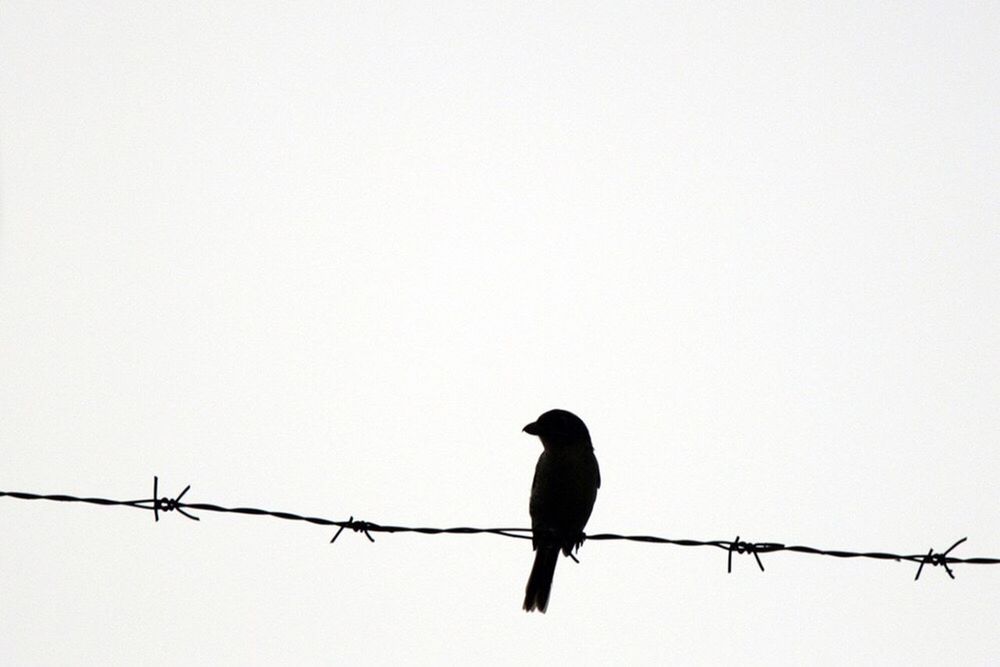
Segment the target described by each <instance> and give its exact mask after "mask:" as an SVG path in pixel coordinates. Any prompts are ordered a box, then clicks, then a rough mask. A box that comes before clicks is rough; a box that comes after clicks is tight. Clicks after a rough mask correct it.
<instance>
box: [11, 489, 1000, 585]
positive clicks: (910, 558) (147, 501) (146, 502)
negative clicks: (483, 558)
mask: <svg viewBox="0 0 1000 667" xmlns="http://www.w3.org/2000/svg"><path fill="white" fill-rule="evenodd" d="M190 490H191V485H190V484H189V485H187V486H185V487H184V490H183V491H181V492H180V493H179V494H177V496H176V497H173V498H171V497H168V496H163V497H160V480H159V478H158V477H153V497H152V498H144V499H142V500H112V499H109V498H85V497H79V496H70V495H65V494H39V493H27V492H23V491H0V498H3V497H7V498H15V499H18V500H50V501H56V502H69V503H86V504H90V505H102V506H105V507H112V506H114V507H132V508H136V509H142V510H152V512H153V518H154V520H155V521H159V520H160V513H161V512H174V511H176V512H178V513H179V514H182V515H183V516H185V517H186V518H188V519H191V520H192V521H200V520H201V519H200V518H199V517H197V516H195V515H194V514H191V513H190V511H186V510H197V511H205V512H228V513H232V514H250V515H254V516H270V517H274V518H277V519H285V520H287V521H304V522H306V523H311V524H315V525H319V526H331V527H336V528H337V532H336V533H335V534H334V536H333V538H332V539H331V540H330V542H331V543H333V542H336V541H337V538H338V537H340V534H341V533H342V532H344V530H345V529H348V530H351V531H354V532H355V533H363V534H364V536H365V537H367V538H368V540H369V541H370V542H374V541H375V538H374V537H372V533H420V534H423V535H441V534H450V535H474V534H482V533H486V534H490V535H500V536H502V537H513V538H516V539H521V540H530V539H531V529H530V528H469V527H458V528H415V527H411V526H386V525H381V524H377V523H372V522H371V521H361V520H357V519H355V518H354V517H353V516H351V517H350V518H348V519H347V520H346V521H335V520H333V519H324V518H322V517H314V516H304V515H301V514H294V513H292V512H279V511H273V510H264V509H258V508H255V507H222V506H220V505H214V504H212V503H191V502H185V501H184V496H185V495H186V494H187V492H188V491H190ZM583 537H584V539H587V540H594V541H605V540H627V541H630V542H645V543H648V544H673V545H676V546H682V547H716V548H718V549H723V550H725V551H726V552H727V556H726V571H727V572H730V573H731V572H732V571H733V554H734V553H737V554H753V557H754V560H755V561H756V562H757V566H758V567H759V568H760V571H761V572H763V571H764V563H763V562H761V559H760V554H765V553H774V552H777V551H791V552H795V553H803V554H812V555H817V556H832V557H834V558H871V559H875V560H891V561H896V562H911V563H918V564H919V566H918V567H917V575H916V577H914V581H916V580H918V579H920V574H921V573H922V572H923V570H924V566H925V565H931V566H934V567H937V566H939V565H940V566H941V567H943V568H944V571H945V572H946V573H947V574H948V576H949V577H951V578H952V579H954V578H955V573H954V571H953V570H952V569H951V566H952V565H955V564H957V563H963V564H966V565H997V564H1000V558H958V557H955V556H952V555H951V552H952V551H954V550H955V548H956V547H958V545H960V544H962V543H963V542H965V541H966V540H967V539H968V538H965V537H963V538H962V539H960V540H958V541H957V542H955V543H954V544H952V545H951V546H950V547H948V549H947V550H945V551H943V552H936V551H934V549H933V548H931V549H930V550H929V551H928V552H927V553H926V554H911V555H904V554H893V553H884V552H858V551H841V550H831V549H817V548H815V547H807V546H797V545H786V544H781V543H779V542H747V541H744V540H741V539H740V536H739V535H737V536H736V539H734V540H707V541H706V540H679V539H678V540H675V539H670V538H666V537H658V536H656V535H618V534H615V533H599V534H595V535H584V536H583ZM573 560H576V559H575V558H574V559H573Z"/></svg>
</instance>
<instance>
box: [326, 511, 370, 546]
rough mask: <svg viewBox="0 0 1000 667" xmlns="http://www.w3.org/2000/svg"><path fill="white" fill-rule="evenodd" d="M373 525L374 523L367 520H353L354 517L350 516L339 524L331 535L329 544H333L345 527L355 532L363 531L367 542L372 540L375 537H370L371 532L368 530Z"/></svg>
mask: <svg viewBox="0 0 1000 667" xmlns="http://www.w3.org/2000/svg"><path fill="white" fill-rule="evenodd" d="M374 526H375V524H373V523H368V522H367V521H355V520H354V517H353V516H352V517H351V518H349V519H348V520H347V521H345V522H343V523H342V524H340V528H339V529H338V530H337V533H336V534H335V535H334V536H333V539H332V540H330V544H333V543H334V542H336V541H337V538H338V537H340V534H341V533H342V532H344V529H345V528H350V529H351V530H353V531H354V532H355V533H364V534H365V537H367V538H368V541H369V542H374V541H375V538H374V537H372V534H371V533H370V532H368V531H370V530H371V529H372V528H373V527H374Z"/></svg>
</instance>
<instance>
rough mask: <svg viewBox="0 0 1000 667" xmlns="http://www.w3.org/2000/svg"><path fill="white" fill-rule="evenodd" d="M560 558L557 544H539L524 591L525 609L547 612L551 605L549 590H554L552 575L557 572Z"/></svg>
mask: <svg viewBox="0 0 1000 667" xmlns="http://www.w3.org/2000/svg"><path fill="white" fill-rule="evenodd" d="M558 560H559V547H558V546H556V545H551V546H539V547H538V550H537V551H536V552H535V564H534V565H533V566H532V567H531V576H530V577H528V586H527V587H526V588H525V591H524V610H525V611H534V610H536V609H537V610H538V611H540V612H542V613H543V614H544V613H545V608H546V607H548V606H549V591H551V590H552V577H553V575H555V573H556V562H557V561H558Z"/></svg>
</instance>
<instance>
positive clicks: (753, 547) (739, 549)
mask: <svg viewBox="0 0 1000 667" xmlns="http://www.w3.org/2000/svg"><path fill="white" fill-rule="evenodd" d="M767 546H768V545H767V544H756V543H754V542H741V541H740V536H739V535H737V536H736V539H735V540H733V541H732V542H730V543H729V550H728V551H729V558H728V562H727V564H726V572H728V573H729V574H732V572H733V552H734V551H735V552H736V553H738V554H745V553H750V554H753V557H754V558H755V559H756V560H757V567H759V568H760V571H761V572H763V571H764V564H763V563H761V562H760V556H758V555H757V552H758V551H759V550H760V549H762V548H763V549H765V550H767Z"/></svg>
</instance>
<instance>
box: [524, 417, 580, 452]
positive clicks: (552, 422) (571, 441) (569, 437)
mask: <svg viewBox="0 0 1000 667" xmlns="http://www.w3.org/2000/svg"><path fill="white" fill-rule="evenodd" d="M522 430H523V431H524V432H525V433H527V434H529V435H537V436H538V437H539V438H541V440H542V445H543V446H545V447H546V448H549V447H555V448H562V447H582V446H591V443H590V432H589V431H588V430H587V425H586V424H584V423H583V420H582V419H580V418H579V417H577V416H576V415H574V414H573V413H572V412H568V411H566V410H549V411H548V412H545V413H543V414H542V415H541V416H540V417H539V418H538V419H536V420H535V421H533V422H531V423H530V424H528V425H527V426H525V427H524V428H523V429H522Z"/></svg>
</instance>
